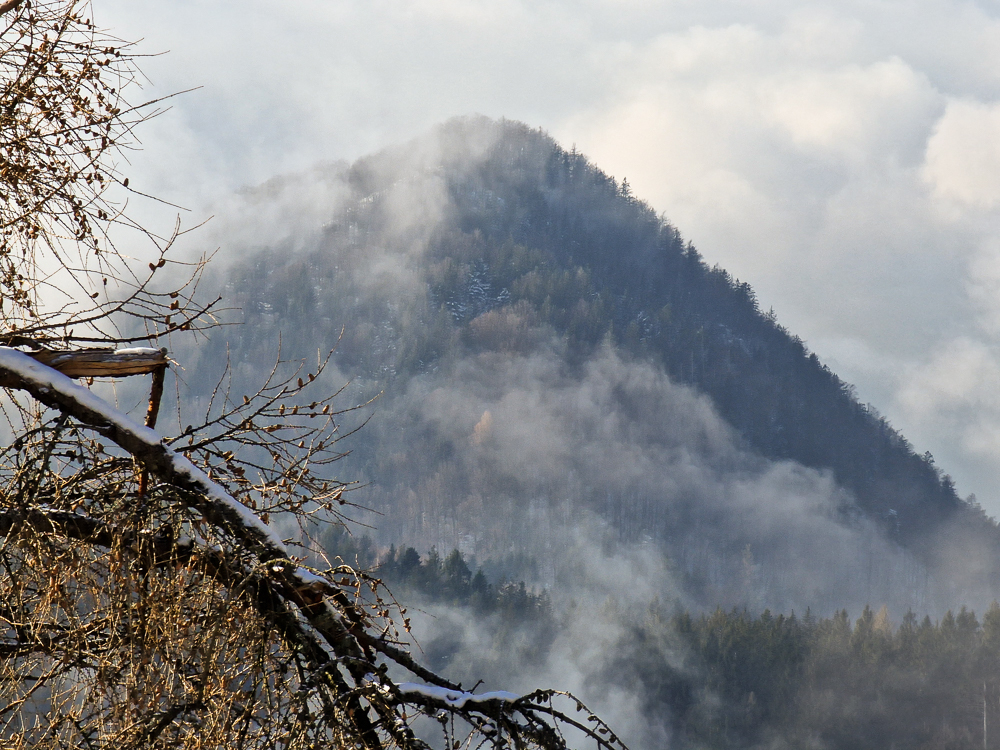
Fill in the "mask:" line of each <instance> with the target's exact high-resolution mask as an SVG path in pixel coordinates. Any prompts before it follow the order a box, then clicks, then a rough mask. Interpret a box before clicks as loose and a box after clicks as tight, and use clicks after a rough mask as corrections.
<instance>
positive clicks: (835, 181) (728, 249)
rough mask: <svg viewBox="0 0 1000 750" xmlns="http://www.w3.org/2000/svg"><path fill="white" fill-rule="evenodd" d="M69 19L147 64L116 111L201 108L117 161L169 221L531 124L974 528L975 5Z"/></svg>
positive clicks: (991, 52) (991, 10)
mask: <svg viewBox="0 0 1000 750" xmlns="http://www.w3.org/2000/svg"><path fill="white" fill-rule="evenodd" d="M94 5H95V7H94V9H93V12H94V14H95V20H96V21H97V22H98V24H99V25H100V26H102V27H105V28H109V29H112V30H114V31H115V32H116V33H117V34H118V35H119V36H121V37H122V38H125V39H130V40H133V39H134V40H142V41H141V43H140V45H139V49H140V51H141V52H144V53H149V54H153V53H165V54H162V55H157V56H154V57H149V58H146V59H144V60H143V70H144V72H145V73H146V75H147V78H148V81H147V83H146V85H145V90H144V91H143V92H134V93H133V95H132V98H133V100H135V99H138V98H141V97H143V96H149V97H153V96H162V95H164V94H167V93H171V92H175V91H182V90H187V89H192V88H195V87H200V88H197V89H196V90H195V91H192V92H190V93H187V94H184V95H181V96H178V97H176V98H175V99H173V100H172V106H171V108H170V109H169V111H167V112H165V113H164V114H162V115H161V116H160V117H158V118H156V119H155V120H153V121H152V122H150V123H148V124H147V125H146V127H145V128H144V129H143V130H142V131H141V132H140V133H139V137H140V138H141V140H142V147H143V148H142V151H140V152H136V153H134V154H130V156H129V160H130V164H128V165H127V166H126V167H125V171H126V173H127V174H128V175H129V177H130V181H131V184H132V185H133V187H135V188H136V189H138V190H141V191H143V192H146V193H151V194H155V195H157V196H160V197H162V198H164V199H165V200H168V201H170V202H173V203H176V204H179V205H182V206H185V207H187V208H189V209H191V210H190V211H189V212H185V213H184V221H185V222H187V223H188V224H195V223H197V222H198V221H200V220H202V219H204V218H206V217H207V216H209V215H211V214H212V213H213V211H216V210H218V207H219V206H222V205H225V203H226V200H227V198H228V196H230V195H231V194H232V193H233V192H234V191H236V190H239V189H240V188H241V187H245V186H251V185H255V184H259V183H260V182H263V181H264V180H266V179H268V178H270V177H273V176H275V175H278V174H282V173H288V172H296V171H302V170H306V169H308V168H309V167H311V166H313V165H315V164H316V163H318V162H324V161H335V160H348V161H350V160H353V159H355V158H357V157H359V156H362V155H364V154H367V153H370V152H372V151H375V150H378V149H380V148H383V147H385V146H389V145H393V144H396V143H399V142H402V141H405V140H407V139H409V138H412V137H415V136H417V135H420V134H421V133H423V132H425V131H426V130H428V129H429V128H431V127H433V126H434V125H435V124H437V123H439V122H442V121H444V120H446V119H448V118H450V117H453V116H456V115H467V114H473V113H477V114H484V115H488V116H491V117H497V118H499V117H507V118H510V119H516V120H521V121H524V122H526V123H528V124H530V125H532V126H536V127H541V128H543V129H544V130H545V131H547V132H548V133H549V134H551V135H552V136H553V137H554V138H556V139H557V140H558V141H559V142H560V143H562V144H563V145H564V146H565V147H567V148H570V147H572V146H574V145H575V146H576V147H577V149H578V150H580V151H582V152H583V153H584V154H586V155H587V156H588V157H589V158H590V159H591V160H592V161H594V162H595V163H597V164H598V165H599V166H600V167H601V168H602V169H603V170H604V171H606V172H608V173H610V174H612V175H614V176H615V177H616V178H618V179H619V180H621V179H623V178H624V179H627V180H628V182H629V184H630V186H631V187H632V190H633V193H634V194H636V195H637V196H638V197H640V198H642V199H644V200H646V201H647V202H648V203H649V204H650V205H652V206H653V207H654V208H655V209H656V210H657V211H658V212H662V214H663V216H664V217H665V218H666V219H667V220H668V221H670V222H671V223H672V224H674V225H675V226H676V227H677V228H678V229H679V230H680V231H681V232H682V234H683V235H684V237H685V238H686V239H688V240H690V241H691V242H693V243H694V245H695V246H696V247H697V248H698V249H699V251H700V252H701V253H702V255H703V256H704V258H705V259H706V260H707V261H708V262H709V263H710V264H716V263H718V264H719V265H721V266H722V267H724V268H726V269H728V270H729V271H730V272H731V273H732V274H733V275H735V276H737V277H738V278H740V279H741V280H744V281H748V282H750V284H752V285H753V287H754V288H755V289H756V291H757V296H758V299H759V301H760V304H761V307H762V308H763V309H765V310H766V309H771V308H773V309H774V311H775V313H776V314H777V316H778V320H779V321H780V322H781V323H782V324H784V325H785V326H786V327H787V328H788V329H789V330H791V331H792V332H793V333H796V334H798V335H799V336H801V337H802V339H803V340H804V341H805V342H806V344H807V345H808V346H809V347H810V349H812V350H813V351H815V352H816V353H817V354H818V355H819V356H820V358H821V359H822V360H823V361H824V362H825V363H827V364H828V365H829V366H830V367H831V368H832V369H833V370H834V371H835V372H837V373H838V374H839V375H840V376H841V377H842V378H843V379H844V380H846V381H848V382H851V383H853V384H854V385H855V386H856V387H857V394H858V397H859V398H860V400H861V401H863V402H866V403H871V404H873V405H874V406H875V407H876V408H877V409H878V410H879V412H881V413H882V414H883V415H884V416H886V417H887V418H888V419H889V421H890V422H891V423H892V424H893V425H894V426H896V427H897V428H898V429H899V430H900V431H902V433H903V434H904V435H906V436H907V438H909V440H910V441H911V442H912V443H913V445H914V447H915V448H916V449H917V450H918V451H920V452H923V451H925V450H929V451H931V453H932V454H933V455H934V457H935V460H936V462H937V464H938V466H939V467H940V468H941V469H942V470H943V471H944V472H947V473H949V474H950V475H951V476H952V477H953V478H954V479H955V481H956V484H957V489H958V491H959V493H960V494H962V495H963V496H965V495H968V494H971V493H974V494H975V495H976V496H977V499H978V500H979V502H980V503H982V505H983V506H984V508H985V509H986V510H987V512H988V513H990V514H991V515H1000V471H998V469H1000V4H998V3H996V2H985V1H984V2H978V3H977V2H953V1H950V0H910V1H909V2H906V3H903V2H892V1H889V0H868V1H866V2H861V1H860V0H857V1H852V0H838V2H815V3H804V2H780V1H779V0H773V1H767V0H732V1H730V2H727V1H725V0H576V1H575V2H569V0H531V1H530V2H529V1H527V0H505V1H504V2H499V0H492V1H487V0H409V1H406V0H297V1H296V2H292V3H288V2H275V1H274V0H240V2H236V1H235V0H197V1H194V0H172V2H169V3H165V2H162V0H158V1H157V2H152V1H151V0H95V4H94ZM136 209H137V211H139V213H140V214H142V215H148V216H149V217H150V220H151V221H160V220H165V221H170V219H169V217H165V216H164V215H163V212H162V211H161V212H160V213H159V214H158V213H157V210H158V209H156V207H155V206H149V205H147V206H142V205H138V206H137V207H136ZM167 210H168V211H172V209H167ZM280 219H281V217H277V218H272V220H280ZM206 236H210V233H209V235H206ZM198 237H199V235H198V233H194V234H192V235H189V236H188V237H187V238H186V242H188V243H194V244H197V243H198V242H199V241H200V240H199V239H198ZM220 250H221V252H222V253H225V250H226V248H225V246H223V247H221V248H220Z"/></svg>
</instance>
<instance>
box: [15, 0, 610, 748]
mask: <svg viewBox="0 0 1000 750" xmlns="http://www.w3.org/2000/svg"><path fill="white" fill-rule="evenodd" d="M87 11H88V5H87V4H86V3H84V2H78V1H77V0H37V1H36V2H31V1H30V0H24V1H23V2H18V0H12V1H11V2H6V3H4V4H2V5H0V293H2V307H0V343H2V344H3V345H2V346H0V386H2V387H3V388H4V389H5V391H6V393H7V396H6V398H5V399H4V400H3V402H2V404H0V407H2V409H3V413H4V415H5V417H6V422H7V426H8V429H9V433H10V435H11V437H10V440H9V441H7V443H6V445H5V447H3V448H2V449H0V482H2V486H3V487H5V488H6V489H5V490H4V491H3V493H2V495H0V742H2V744H3V745H4V746H5V747H13V748H19V747H38V748H49V747H51V748H112V747H113V748H116V750H121V749H123V748H140V747H142V748H148V747H189V748H222V747H225V748H272V747H284V748H316V747H358V748H383V747H415V748H419V747H430V746H432V745H433V746H438V747H443V746H447V747H448V748H449V750H457V749H458V748H460V747H463V746H466V747H470V748H471V747H479V746H482V745H488V746H492V747H498V748H499V747H507V746H513V747H517V748H522V747H525V748H527V747H540V748H561V747H565V746H566V744H567V740H566V738H565V736H564V734H563V732H564V731H566V730H567V729H568V730H569V731H570V732H571V733H576V734H577V735H579V736H580V737H586V738H590V739H591V740H594V741H596V743H597V745H598V746H599V747H603V748H607V749H608V750H611V749H612V748H620V747H622V745H621V743H620V741H619V740H618V739H617V738H616V737H615V735H614V734H613V733H612V732H611V731H610V729H609V728H608V727H607V726H605V725H604V724H603V723H602V722H601V721H600V720H599V719H597V718H596V717H595V716H593V715H591V714H590V713H589V712H588V711H587V710H586V708H585V707H583V706H582V704H580V703H579V702H578V701H577V700H576V699H575V698H573V697H572V696H569V695H566V694H562V693H557V692H554V691H547V690H546V691H538V692H535V693H532V694H529V695H523V696H517V695H512V694H509V693H503V692H494V693H484V694H478V695H476V694H473V693H471V692H468V691H465V690H463V689H462V687H461V686H460V685H455V684H452V683H451V682H449V681H448V680H446V679H444V678H442V677H440V676H438V675H436V674H434V673H432V672H431V671H429V670H428V669H426V668H424V667H422V666H421V665H420V664H419V663H418V662H417V661H416V660H414V659H413V658H412V656H411V655H410V653H409V652H408V651H407V649H406V648H405V647H404V645H403V639H402V638H401V633H400V631H399V630H398V629H397V623H401V625H400V626H399V627H403V628H407V627H408V621H407V620H406V617H405V611H404V610H402V609H401V608H400V607H399V606H398V605H396V604H395V603H394V602H393V601H392V599H391V597H389V596H387V595H386V594H385V592H383V590H382V588H381V584H380V583H379V581H378V580H377V579H376V578H374V577H372V576H371V575H369V574H367V573H365V572H363V571H358V570H355V569H353V568H351V567H350V566H347V565H344V564H337V565H334V566H332V567H327V568H324V569H316V568H310V567H308V566H306V565H304V560H305V559H307V558H306V556H305V549H304V548H302V547H301V546H300V547H298V548H297V547H295V546H294V545H293V544H290V543H287V542H286V541H284V540H282V539H281V538H279V536H278V534H277V533H276V532H275V528H276V527H275V526H272V525H271V522H274V521H277V520H278V519H279V517H280V518H282V519H292V520H294V521H296V522H297V523H298V524H299V526H300V528H301V534H303V535H305V536H300V537H298V538H308V535H309V533H310V531H311V529H313V528H314V526H315V525H317V524H323V523H343V522H344V521H345V518H344V516H343V515H342V513H343V511H344V508H345V506H347V505H349V503H347V499H346V495H345V493H346V492H347V490H349V489H350V488H349V486H348V485H346V484H344V483H343V482H341V481H338V480H337V479H336V478H335V477H334V476H333V475H332V474H331V473H330V465H331V463H332V462H334V461H335V460H336V459H337V458H338V457H339V456H340V455H342V454H341V449H340V441H341V440H342V439H343V437H345V436H344V435H343V434H341V432H340V431H339V420H340V417H341V412H339V411H338V409H337V408H336V407H335V406H334V398H335V396H336V395H337V394H333V395H313V391H314V390H316V389H317V388H318V387H319V382H318V380H317V375H319V374H320V373H321V372H322V370H323V367H324V366H325V362H324V361H322V360H321V361H319V362H317V365H316V367H315V368H312V371H311V372H310V371H308V370H307V369H306V368H305V366H304V365H303V364H301V363H287V362H279V363H278V364H277V365H276V367H275V369H274V370H273V372H272V373H271V376H270V377H269V378H267V380H266V381H265V382H264V383H263V385H262V386H261V388H260V389H259V390H258V391H257V392H256V393H254V394H247V395H242V394H235V393H233V392H231V390H230V389H228V388H227V387H226V381H225V380H224V381H223V382H222V383H220V385H219V387H218V388H217V389H216V390H215V392H214V394H213V398H212V400H211V403H210V404H209V407H208V410H207V413H206V414H205V415H204V418H203V419H201V420H199V423H198V424H197V425H193V426H189V427H187V428H186V429H183V430H181V431H180V434H177V435H174V436H173V437H165V436H163V435H161V434H160V433H158V432H156V431H155V430H154V428H155V425H156V422H157V412H158V409H159V400H160V394H161V392H162V389H163V375H164V371H165V369H166V368H167V367H168V366H169V364H170V363H169V360H168V358H167V352H166V350H165V349H160V348H158V345H159V344H160V343H162V342H163V340H164V338H163V337H165V336H170V335H172V334H177V333H180V332H190V331H197V330H199V329H203V328H205V327H208V326H211V325H213V323H214V321H213V318H212V311H213V307H214V304H215V302H210V303H208V304H205V305H200V304H198V303H197V302H196V300H195V291H196V288H197V284H198V282H199V279H200V275H201V270H202V268H203V263H196V264H194V265H192V266H190V267H189V268H188V269H187V270H188V273H187V275H186V280H185V281H183V282H182V283H180V284H175V285H173V286H171V285H165V286H164V285H161V277H162V274H160V271H161V269H163V268H164V267H165V266H166V264H167V263H169V262H170V261H169V259H168V255H167V253H168V251H169V249H170V246H171V244H172V242H173V240H174V239H175V238H176V236H177V235H178V233H179V232H178V231H176V230H175V232H174V234H173V236H172V237H170V238H167V239H166V240H162V241H161V240H158V239H157V238H156V237H155V236H154V235H152V234H147V236H148V239H149V241H150V242H152V243H153V246H154V248H155V256H154V258H153V260H152V261H151V262H148V263H143V264H137V263H136V262H135V261H132V260H130V259H128V258H126V257H125V256H124V255H123V254H121V253H120V252H118V251H117V250H116V248H115V246H114V244H113V243H112V242H111V240H110V238H109V230H110V229H111V228H112V227H113V226H114V225H116V224H122V225H126V226H128V225H129V220H128V218H127V216H126V214H125V213H124V210H123V206H122V205H120V204H119V203H116V202H115V199H114V195H113V192H109V190H110V189H111V188H112V186H114V185H116V184H117V185H118V188H117V190H118V191H119V195H126V193H123V192H121V191H127V190H128V179H127V178H126V177H125V176H124V175H122V174H120V172H119V170H118V167H117V166H116V162H115V159H116V158H117V157H118V156H119V155H120V154H121V152H122V150H123V149H127V148H130V147H131V145H132V135H131V134H132V131H133V128H134V127H135V126H136V125H138V124H139V123H141V122H142V120H144V119H146V118H147V117H148V116H150V115H152V114H155V111H156V110H155V105H156V103H155V102H150V103H144V104H143V105H141V106H130V105H129V104H128V103H127V102H126V101H125V99H124V98H123V94H122V91H123V89H128V88H129V87H130V85H131V84H132V83H134V81H135V80H136V78H137V70H136V67H135V57H134V53H133V51H132V48H131V46H130V45H129V44H127V43H124V42H121V41H119V40H117V39H114V38H113V37H111V36H110V35H108V34H106V33H104V32H101V31H99V30H98V29H96V28H95V26H94V25H93V23H92V22H91V21H90V20H89V18H87ZM140 265H141V266H142V272H140V271H139V270H138V269H139V266H140ZM147 269H148V270H147ZM133 331H138V333H132V332H133ZM136 345H139V346H136ZM81 347H89V348H81ZM123 347H127V348H123ZM132 375H149V376H150V378H151V387H150V398H149V403H148V406H147V407H146V409H145V414H144V415H142V417H141V421H140V420H139V419H133V418H132V417H131V416H130V415H129V414H127V413H125V412H123V411H120V410H119V409H118V408H116V407H113V406H111V405H110V404H109V403H107V402H106V401H104V400H102V399H101V398H99V397H98V396H97V395H96V394H95V393H94V392H93V391H92V390H91V389H90V388H89V387H87V386H88V385H89V384H91V383H92V382H93V378H95V377H97V378H103V377H125V376H132ZM74 378H75V379H81V378H83V379H85V380H84V383H79V382H75V381H74ZM560 706H564V708H565V711H564V710H561V709H560Z"/></svg>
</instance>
